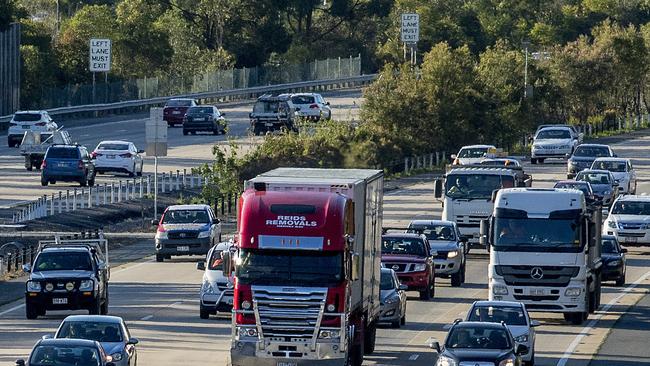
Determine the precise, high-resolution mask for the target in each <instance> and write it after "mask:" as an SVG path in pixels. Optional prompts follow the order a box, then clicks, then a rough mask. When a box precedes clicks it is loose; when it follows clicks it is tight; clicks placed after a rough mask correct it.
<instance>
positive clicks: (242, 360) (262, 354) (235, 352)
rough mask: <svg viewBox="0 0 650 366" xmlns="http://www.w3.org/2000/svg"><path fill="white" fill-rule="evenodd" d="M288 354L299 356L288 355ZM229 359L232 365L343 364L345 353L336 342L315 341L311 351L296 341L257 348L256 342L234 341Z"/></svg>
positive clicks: (295, 365)
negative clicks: (314, 346) (314, 349)
mask: <svg viewBox="0 0 650 366" xmlns="http://www.w3.org/2000/svg"><path fill="white" fill-rule="evenodd" d="M281 347H282V349H283V350H280V348H281ZM335 347H336V349H334V348H335ZM284 349H291V351H285V350H284ZM289 354H294V355H296V356H298V355H300V356H299V357H290V356H289ZM230 359H231V362H232V366H302V365H305V366H307V365H321V366H343V365H345V361H346V354H345V352H344V351H343V352H342V351H341V350H340V349H339V344H338V343H317V344H316V351H314V352H312V351H311V350H310V348H309V346H305V345H304V344H302V343H297V342H287V343H280V342H278V343H272V344H268V345H267V346H266V347H265V349H264V350H258V342H246V341H235V342H233V344H232V347H231V349H230Z"/></svg>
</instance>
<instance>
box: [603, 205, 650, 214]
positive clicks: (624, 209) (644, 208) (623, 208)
mask: <svg viewBox="0 0 650 366" xmlns="http://www.w3.org/2000/svg"><path fill="white" fill-rule="evenodd" d="M611 213H612V214H614V215H638V216H650V202H639V201H637V202H634V201H618V202H616V203H615V204H614V207H613V208H612V212H611Z"/></svg>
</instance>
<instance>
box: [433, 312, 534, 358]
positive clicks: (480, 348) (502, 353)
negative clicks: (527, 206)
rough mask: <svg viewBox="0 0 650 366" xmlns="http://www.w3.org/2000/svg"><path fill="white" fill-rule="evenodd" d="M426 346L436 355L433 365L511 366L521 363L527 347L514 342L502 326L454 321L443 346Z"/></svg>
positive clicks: (503, 325) (435, 343) (436, 344)
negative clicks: (436, 358)
mask: <svg viewBox="0 0 650 366" xmlns="http://www.w3.org/2000/svg"><path fill="white" fill-rule="evenodd" d="M430 347H431V348H433V349H435V350H436V351H437V352H438V362H437V363H436V364H437V365H462V364H468V365H484V364H488V363H489V364H490V365H512V366H521V365H522V364H523V362H522V360H521V355H523V354H526V353H527V352H528V347H526V346H525V345H523V344H517V343H515V340H514V339H513V338H512V334H511V333H510V331H509V330H508V328H507V327H506V324H505V323H485V322H463V321H460V320H457V321H456V322H455V323H454V324H453V325H452V326H451V329H449V333H448V334H447V339H446V340H445V344H444V347H443V348H442V349H441V348H440V344H438V342H433V343H431V344H430Z"/></svg>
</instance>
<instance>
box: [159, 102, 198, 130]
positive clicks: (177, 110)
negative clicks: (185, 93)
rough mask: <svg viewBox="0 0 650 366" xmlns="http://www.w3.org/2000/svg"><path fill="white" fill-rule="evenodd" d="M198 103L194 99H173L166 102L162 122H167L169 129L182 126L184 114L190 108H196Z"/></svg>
mask: <svg viewBox="0 0 650 366" xmlns="http://www.w3.org/2000/svg"><path fill="white" fill-rule="evenodd" d="M197 105H199V103H198V102H197V101H196V100H195V99H190V98H173V99H170V100H168V101H167V103H166V104H165V107H164V108H163V120H165V121H166V122H167V125H169V127H174V125H177V124H178V125H182V124H183V118H184V117H185V113H187V110H188V109H189V108H190V107H196V106H197Z"/></svg>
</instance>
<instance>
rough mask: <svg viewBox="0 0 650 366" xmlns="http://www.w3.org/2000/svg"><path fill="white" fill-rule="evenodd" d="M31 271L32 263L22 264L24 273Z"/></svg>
mask: <svg viewBox="0 0 650 366" xmlns="http://www.w3.org/2000/svg"><path fill="white" fill-rule="evenodd" d="M31 271H32V265H31V264H29V263H28V264H23V272H25V273H30V272H31Z"/></svg>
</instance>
